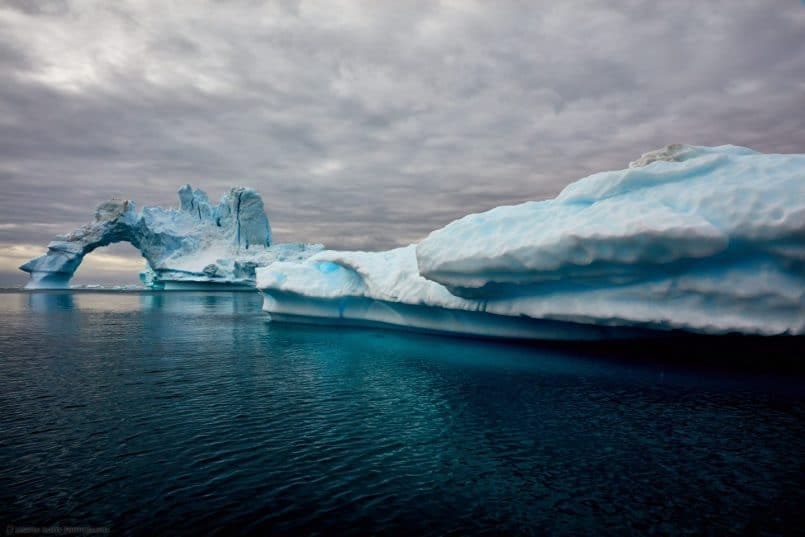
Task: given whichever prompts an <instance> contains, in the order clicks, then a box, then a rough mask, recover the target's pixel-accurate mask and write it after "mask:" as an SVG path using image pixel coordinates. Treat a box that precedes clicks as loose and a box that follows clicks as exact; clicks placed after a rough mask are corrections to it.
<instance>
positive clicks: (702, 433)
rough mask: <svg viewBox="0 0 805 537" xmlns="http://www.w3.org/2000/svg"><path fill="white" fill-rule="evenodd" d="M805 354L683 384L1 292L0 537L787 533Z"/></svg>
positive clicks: (557, 356)
mask: <svg viewBox="0 0 805 537" xmlns="http://www.w3.org/2000/svg"><path fill="white" fill-rule="evenodd" d="M643 345H645V346H643ZM802 348H803V346H802V345H801V344H800V343H798V342H796V341H795V342H794V343H786V344H785V345H784V346H783V350H782V351H781V350H779V349H777V350H776V351H775V353H776V355H775V356H771V355H767V353H765V352H764V351H763V346H762V345H761V346H760V347H758V345H754V347H753V348H752V349H751V350H749V349H747V352H749V353H750V356H749V357H748V361H749V362H753V361H754V362H757V363H759V364H763V365H768V366H769V367H763V368H761V369H754V368H752V367H749V368H747V367H745V363H746V361H747V356H745V355H743V356H738V354H739V351H740V350H741V345H737V346H736V345H732V346H731V348H725V349H724V353H725V355H724V356H720V357H719V359H718V360H716V363H708V365H705V366H701V365H697V361H698V360H697V359H691V354H690V353H689V352H688V350H687V349H686V345H685V344H677V345H663V346H662V347H660V346H658V345H656V344H655V345H653V346H652V345H649V344H641V343H635V344H630V345H629V347H628V348H627V349H624V348H621V349H620V350H621V351H622V350H626V351H628V352H625V353H623V352H620V351H617V352H610V351H609V350H606V349H604V348H601V349H599V348H597V347H596V346H585V347H574V346H569V347H568V346H564V347H551V346H545V345H536V344H522V343H501V342H495V341H483V340H473V339H460V338H450V337H438V336H431V335H417V334H412V333H406V332H394V331H382V330H376V329H347V328H321V327H306V326H298V325H280V324H271V323H268V322H266V318H265V316H264V315H263V314H262V313H261V311H260V296H259V295H257V294H252V293H212V294H210V293H207V294H205V293H180V292H175V293H98V292H95V293H91V292H84V293H69V292H50V293H3V294H0V522H2V524H3V528H0V531H3V530H4V529H5V528H6V525H10V526H9V527H8V529H9V530H11V531H17V532H19V528H25V527H27V528H29V529H30V528H34V529H36V528H40V529H41V528H46V527H48V526H52V525H55V524H60V525H61V526H62V527H66V526H70V527H79V526H80V527H84V528H85V529H90V530H92V529H95V530H96V531H105V530H108V532H109V533H108V534H110V535H218V534H220V535H230V534H254V535H267V534H284V535H289V534H352V535H368V534H409V535H419V534H434V535H440V534H450V535H467V534H536V535H542V534H565V535H580V534H582V535H583V534H604V535H645V534H724V533H740V534H772V535H773V534H795V533H801V531H802V528H803V526H802V523H803V520H805V514H804V513H803V510H805V493H804V492H803V483H804V482H805V477H804V475H805V469H804V468H803V463H804V462H805V381H803V374H802V372H801V368H798V367H796V363H797V361H798V360H799V359H800V358H805V357H803V356H797V355H798V354H799V351H801V350H802ZM736 349H737V350H736ZM661 351H662V352H661ZM706 352H707V353H712V354H713V355H714V356H715V355H717V354H718V353H719V352H721V350H720V348H719V343H718V342H716V343H715V344H712V343H711V344H709V347H708V348H707V350H706ZM780 355H782V361H783V362H784V363H786V364H787V365H785V366H784V367H782V366H781V367H782V370H775V366H774V364H769V362H770V361H773V360H780ZM694 357H695V356H694ZM675 358H678V360H676V359H675ZM739 358H740V360H739ZM733 361H734V363H735V364H738V363H739V362H741V363H743V364H744V365H741V366H740V367H738V366H737V365H736V366H735V367H732V366H731V365H730V364H731V363H733ZM792 363H793V364H795V365H794V367H792V365H791V364H792ZM15 528H16V530H15Z"/></svg>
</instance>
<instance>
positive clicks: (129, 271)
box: [70, 242, 147, 287]
mask: <svg viewBox="0 0 805 537" xmlns="http://www.w3.org/2000/svg"><path fill="white" fill-rule="evenodd" d="M146 266H147V262H146V260H145V258H144V257H143V256H142V255H141V254H140V251H139V250H137V248H135V247H134V246H132V245H131V244H129V243H128V242H117V243H114V244H110V245H109V246H104V247H102V248H96V249H95V250H93V251H92V252H90V253H88V254H87V255H86V256H84V259H83V261H82V262H81V265H79V267H78V270H76V271H75V274H74V275H73V278H72V279H71V280H70V285H71V286H72V285H80V286H92V285H100V286H103V287H113V286H116V285H141V282H140V272H141V271H143V270H145V268H146Z"/></svg>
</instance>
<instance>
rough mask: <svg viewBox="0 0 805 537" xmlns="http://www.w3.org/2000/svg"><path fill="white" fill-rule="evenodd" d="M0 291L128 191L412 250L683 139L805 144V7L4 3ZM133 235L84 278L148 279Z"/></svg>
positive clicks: (93, 262) (747, 3)
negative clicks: (233, 201)
mask: <svg viewBox="0 0 805 537" xmlns="http://www.w3.org/2000/svg"><path fill="white" fill-rule="evenodd" d="M0 80H2V83H0V185H2V188H0V286H10V285H20V284H23V283H24V282H25V280H26V275H25V274H24V273H22V272H19V271H18V270H17V269H16V267H17V265H19V264H20V263H21V262H23V261H25V260H26V259H27V258H29V257H33V256H36V255H39V254H41V253H43V252H44V247H45V245H46V244H47V242H48V241H49V240H50V239H51V238H52V237H53V236H55V235H56V234H58V233H62V232H66V231H69V230H71V229H73V228H75V227H77V226H78V225H80V224H82V223H84V222H86V221H88V220H89V219H90V218H91V215H92V214H93V211H94V208H95V206H96V205H97V204H98V203H99V202H101V201H103V200H105V199H108V198H109V197H111V196H112V195H114V194H117V195H120V196H122V197H125V198H128V199H132V200H135V201H136V202H137V203H138V205H139V206H142V205H153V204H159V205H176V203H177V201H176V195H175V192H176V189H177V188H178V186H179V185H181V184H183V183H188V182H189V183H192V184H193V185H196V186H200V187H201V188H203V189H204V190H206V191H207V192H208V193H209V194H210V196H211V198H214V199H217V198H218V197H220V195H221V194H223V192H224V190H225V189H226V188H227V187H228V186H231V185H236V184H240V185H246V186H252V187H254V188H256V189H258V190H259V191H260V192H261V193H262V195H263V198H264V200H265V202H266V206H267V209H268V212H269V217H270V219H271V223H272V227H273V228H274V231H275V239H277V240H279V241H283V242H285V241H313V242H323V243H325V244H326V245H328V246H330V247H333V248H360V249H380V248H388V247H392V246H396V245H400V244H406V243H409V242H412V241H415V240H418V239H419V238H422V237H423V236H425V235H426V234H427V233H428V232H429V231H430V230H432V229H434V228H437V227H440V226H442V225H444V224H446V223H447V222H449V221H451V220H453V219H455V218H457V217H459V216H461V215H464V214H466V213H469V212H477V211H482V210H485V209H489V208H491V207H494V206H497V205H501V204H511V203H516V202H520V201H525V200H529V199H543V198H548V197H552V196H553V195H555V194H557V193H558V192H559V191H560V190H561V189H562V187H563V186H564V185H566V184H567V183H569V182H571V181H572V180H574V179H577V178H579V177H582V176H584V175H587V174H589V173H592V172H595V171H600V170H604V169H617V168H622V167H624V166H625V165H626V163H628V161H629V160H633V159H634V158H635V157H637V156H639V155H640V154H641V153H643V152H645V151H648V150H651V149H654V148H657V147H660V146H663V145H665V144H667V143H672V142H682V143H692V144H707V145H718V144H725V143H733V144H739V145H746V146H749V147H752V148H754V149H757V150H762V151H767V152H782V153H787V152H803V151H805V5H803V3H801V2H799V1H795V0H768V1H763V0H724V1H708V2H702V1H700V0H678V1H674V0H666V1H663V2H645V1H637V0H607V1H600V2H593V1H583V0H572V1H571V0H563V1H562V2H555V1H550V2H548V1H546V2H537V1H520V2H498V1H496V2H472V1H470V0H451V1H442V2H437V1H429V2H419V1H401V0H396V1H391V0H389V1H379V0H378V1H373V2H357V1H355V2H345V1H344V2H336V1H332V0H327V1H322V2H314V1H306V0H298V1H296V0H288V1H278V2H273V3H272V2H201V1H192V2H190V1H188V2H164V1H162V0H157V1H154V2H146V1H142V2H141V1H122V0H115V1H104V2H85V1H67V0H54V1H46V0H36V1H30V0H13V1H12V0H0ZM141 266H142V259H140V258H138V254H137V252H136V251H135V250H134V249H133V248H132V247H131V246H130V245H118V246H113V247H110V248H109V249H105V250H104V251H100V250H99V251H97V252H95V253H93V254H92V255H90V256H88V257H87V261H86V262H85V264H84V266H82V268H81V269H80V271H79V276H80V278H79V280H78V281H85V282H87V281H92V280H98V281H104V282H109V281H136V272H137V271H138V270H139V269H140V267H141Z"/></svg>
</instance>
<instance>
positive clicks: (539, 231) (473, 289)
mask: <svg viewBox="0 0 805 537" xmlns="http://www.w3.org/2000/svg"><path fill="white" fill-rule="evenodd" d="M257 286H258V287H259V288H260V289H261V290H262V292H263V293H264V295H265V306H264V307H265V310H266V311H268V312H269V313H270V314H271V316H272V318H274V319H276V320H304V321H308V322H348V323H381V324H386V325H395V326H401V327H410V328H418V329H430V330H439V331H447V332H456V333H473V334H483V335H494V336H511V337H534V338H549V339H550V338H574V339H575V338H578V337H591V338H599V337H617V336H618V335H622V334H630V332H629V330H633V329H652V330H668V329H682V330H686V331H692V332H700V333H712V334H721V333H729V332H739V333H746V334H764V335H774V334H805V155H767V154H762V153H758V152H755V151H752V150H750V149H747V148H743V147H735V146H721V147H713V148H710V147H694V146H684V145H673V146H668V147H666V148H664V149H661V150H658V151H654V152H651V153H647V154H645V155H643V156H642V157H641V158H640V159H639V160H637V161H635V162H633V163H631V164H630V167H629V168H627V169H625V170H619V171H612V172H603V173H598V174H594V175H591V176H589V177H586V178H584V179H581V180H579V181H577V182H575V183H573V184H571V185H569V186H568V187H567V188H565V189H564V190H563V191H562V192H561V193H560V194H559V196H557V197H556V198H555V199H552V200H547V201H540V202H528V203H524V204H521V205H516V206H511V207H498V208H496V209H493V210H491V211H488V212H485V213H481V214H474V215H469V216H466V217H464V218H462V219H459V220H457V221H455V222H453V223H451V224H449V225H448V226H446V227H444V228H442V229H440V230H437V231H434V232H433V233H431V234H430V236H428V237H427V238H426V239H425V240H423V241H422V242H421V243H419V244H417V245H411V246H408V247H406V248H400V249H396V250H391V251H388V252H374V253H369V252H337V251H323V252H320V253H317V254H315V255H313V256H311V257H310V258H309V259H307V260H306V261H304V262H303V263H283V262H277V263H273V264H271V265H268V266H266V267H264V268H260V269H258V270H257Z"/></svg>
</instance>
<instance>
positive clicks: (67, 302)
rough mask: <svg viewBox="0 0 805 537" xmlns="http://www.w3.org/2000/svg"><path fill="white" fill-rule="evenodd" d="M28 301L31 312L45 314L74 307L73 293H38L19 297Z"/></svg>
mask: <svg viewBox="0 0 805 537" xmlns="http://www.w3.org/2000/svg"><path fill="white" fill-rule="evenodd" d="M20 298H27V299H28V307H30V308H31V310H33V311H38V312H47V311H48V310H71V309H73V308H74V307H75V301H74V300H73V293H71V292H69V291H65V292H57V291H56V292H38V293H26V294H22V295H20Z"/></svg>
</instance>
